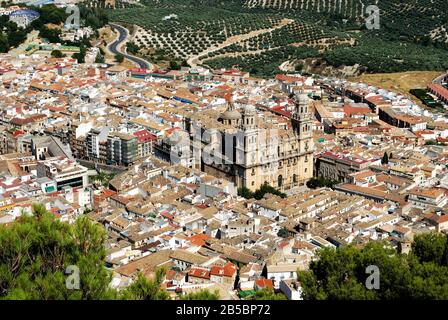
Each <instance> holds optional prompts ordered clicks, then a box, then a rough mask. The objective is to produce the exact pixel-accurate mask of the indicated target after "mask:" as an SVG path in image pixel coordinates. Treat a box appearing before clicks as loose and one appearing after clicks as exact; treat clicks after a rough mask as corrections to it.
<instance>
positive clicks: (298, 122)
mask: <svg viewBox="0 0 448 320" xmlns="http://www.w3.org/2000/svg"><path fill="white" fill-rule="evenodd" d="M308 105H309V99H308V97H307V96H306V95H303V94H302V95H299V96H298V97H296V98H295V110H294V113H293V114H292V117H291V124H292V128H293V130H294V133H295V134H296V135H297V136H298V137H299V139H300V140H302V139H311V138H312V135H313V119H312V117H311V114H310V112H309V109H308V108H309V107H308Z"/></svg>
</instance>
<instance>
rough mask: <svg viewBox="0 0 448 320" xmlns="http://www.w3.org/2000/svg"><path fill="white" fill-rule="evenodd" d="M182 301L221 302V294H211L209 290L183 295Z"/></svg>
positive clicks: (216, 292)
mask: <svg viewBox="0 0 448 320" xmlns="http://www.w3.org/2000/svg"><path fill="white" fill-rule="evenodd" d="M180 298H181V300H219V292H218V290H215V292H213V293H212V292H210V291H209V290H207V289H203V290H200V291H199V292H192V293H188V294H186V295H182V296H181V297H180Z"/></svg>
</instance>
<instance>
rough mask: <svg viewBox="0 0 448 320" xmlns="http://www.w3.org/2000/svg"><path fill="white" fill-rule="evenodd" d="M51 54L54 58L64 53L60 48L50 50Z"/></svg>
mask: <svg viewBox="0 0 448 320" xmlns="http://www.w3.org/2000/svg"><path fill="white" fill-rule="evenodd" d="M51 56H52V57H55V58H62V57H63V56H64V54H63V53H62V51H61V50H53V51H51Z"/></svg>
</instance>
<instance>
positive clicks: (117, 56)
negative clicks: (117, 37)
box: [115, 53, 124, 63]
mask: <svg viewBox="0 0 448 320" xmlns="http://www.w3.org/2000/svg"><path fill="white" fill-rule="evenodd" d="M115 61H117V62H119V63H122V62H123V61H124V55H122V54H121V53H118V54H116V55H115Z"/></svg>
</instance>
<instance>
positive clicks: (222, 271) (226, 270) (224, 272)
mask: <svg viewBox="0 0 448 320" xmlns="http://www.w3.org/2000/svg"><path fill="white" fill-rule="evenodd" d="M235 273H236V266H235V265H234V264H233V263H231V262H228V263H227V264H226V265H225V266H224V267H221V266H213V267H212V270H211V271H210V274H211V275H214V276H219V277H233V275H234V274H235Z"/></svg>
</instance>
